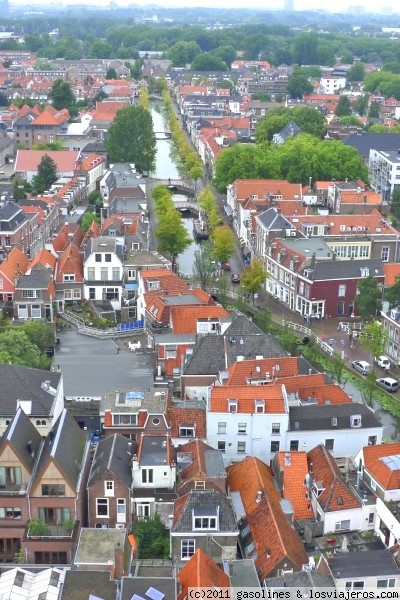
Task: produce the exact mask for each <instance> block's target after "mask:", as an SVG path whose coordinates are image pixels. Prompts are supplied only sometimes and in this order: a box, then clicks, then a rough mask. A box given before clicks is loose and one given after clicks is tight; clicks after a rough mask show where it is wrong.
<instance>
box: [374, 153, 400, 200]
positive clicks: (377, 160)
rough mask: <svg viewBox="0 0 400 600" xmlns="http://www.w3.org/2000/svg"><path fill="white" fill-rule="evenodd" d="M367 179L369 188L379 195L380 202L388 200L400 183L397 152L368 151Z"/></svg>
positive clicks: (398, 155) (399, 165)
mask: <svg viewBox="0 0 400 600" xmlns="http://www.w3.org/2000/svg"><path fill="white" fill-rule="evenodd" d="M368 170H369V178H370V182H371V186H372V187H373V188H374V190H375V191H377V192H378V193H379V194H380V195H381V199H382V202H388V201H390V198H391V196H392V194H393V192H394V190H395V188H397V187H398V186H399V185H400V183H399V181H400V180H399V176H400V154H399V151H398V150H387V151H385V152H384V151H383V150H373V149H371V150H370V151H369V165H368Z"/></svg>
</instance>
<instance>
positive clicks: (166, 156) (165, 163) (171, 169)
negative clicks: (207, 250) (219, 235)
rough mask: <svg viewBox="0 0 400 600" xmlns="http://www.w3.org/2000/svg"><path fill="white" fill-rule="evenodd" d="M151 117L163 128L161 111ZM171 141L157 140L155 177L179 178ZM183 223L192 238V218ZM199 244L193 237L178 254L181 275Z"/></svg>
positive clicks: (186, 272) (189, 266) (189, 270)
mask: <svg viewBox="0 0 400 600" xmlns="http://www.w3.org/2000/svg"><path fill="white" fill-rule="evenodd" d="M151 116H152V118H153V129H154V131H163V130H164V118H163V116H162V114H161V113H159V112H158V111H156V110H155V109H154V108H153V109H152V111H151ZM171 150H172V141H171V140H157V155H156V168H155V172H154V173H153V174H152V176H153V177H154V178H156V179H168V178H170V179H179V178H180V174H179V171H178V168H177V166H176V164H175V163H174V161H173V158H172V156H171ZM174 200H176V201H179V200H186V196H183V195H181V194H174ZM183 223H184V225H185V227H186V229H187V231H188V233H189V235H190V236H191V238H192V239H193V218H187V217H184V218H183ZM198 248H199V244H198V243H197V242H196V241H195V240H194V239H193V243H192V244H191V245H190V246H189V248H187V249H186V250H185V252H183V253H182V254H180V255H179V257H178V260H177V263H178V271H179V273H180V274H181V275H192V273H193V263H194V257H195V252H196V250H198Z"/></svg>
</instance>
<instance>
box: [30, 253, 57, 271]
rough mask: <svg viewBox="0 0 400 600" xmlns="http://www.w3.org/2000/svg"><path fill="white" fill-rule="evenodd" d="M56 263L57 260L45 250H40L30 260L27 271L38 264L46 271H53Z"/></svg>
mask: <svg viewBox="0 0 400 600" xmlns="http://www.w3.org/2000/svg"><path fill="white" fill-rule="evenodd" d="M56 263H57V258H56V257H55V256H54V254H52V253H51V252H50V251H49V250H47V249H46V248H42V249H41V250H40V251H39V252H38V253H37V254H36V256H35V257H34V258H33V259H32V260H31V262H30V264H29V269H32V268H33V267H34V266H35V265H37V264H40V265H42V266H43V267H45V268H46V269H50V270H51V271H54V269H55V266H56Z"/></svg>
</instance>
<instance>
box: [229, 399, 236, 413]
mask: <svg viewBox="0 0 400 600" xmlns="http://www.w3.org/2000/svg"><path fill="white" fill-rule="evenodd" d="M228 409H229V412H230V413H235V412H237V401H236V400H228Z"/></svg>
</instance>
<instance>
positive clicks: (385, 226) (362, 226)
mask: <svg viewBox="0 0 400 600" xmlns="http://www.w3.org/2000/svg"><path fill="white" fill-rule="evenodd" d="M356 196H358V194H356ZM292 222H293V221H292ZM303 224H315V225H326V226H327V227H328V228H329V230H328V235H343V227H345V228H346V229H345V230H344V231H346V236H347V237H348V238H349V237H352V236H359V235H360V233H362V234H364V235H365V233H366V232H367V233H368V234H369V235H372V234H375V233H376V230H377V229H378V230H380V232H378V233H380V234H382V233H383V234H385V233H386V234H388V235H393V234H395V235H396V234H397V231H396V229H394V227H392V226H391V225H390V224H389V223H387V222H386V221H385V220H383V218H382V215H381V213H380V212H379V211H378V210H377V209H376V208H374V209H372V210H371V212H370V213H368V214H361V215H336V214H331V215H325V216H322V215H307V216H303V215H299V216H298V218H297V220H296V221H295V222H293V225H294V226H295V227H296V228H297V229H298V230H300V231H302V225H303ZM349 229H350V230H349Z"/></svg>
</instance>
